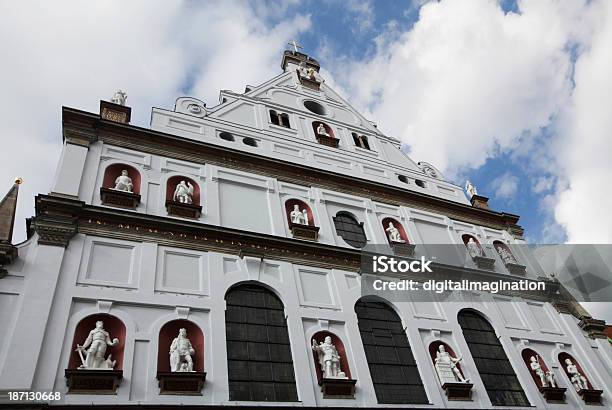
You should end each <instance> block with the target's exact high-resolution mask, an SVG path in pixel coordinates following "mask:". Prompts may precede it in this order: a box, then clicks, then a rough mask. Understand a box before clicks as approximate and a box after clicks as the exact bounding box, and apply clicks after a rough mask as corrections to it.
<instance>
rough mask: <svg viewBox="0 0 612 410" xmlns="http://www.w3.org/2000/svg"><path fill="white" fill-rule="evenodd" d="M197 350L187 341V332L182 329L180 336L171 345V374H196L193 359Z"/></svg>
mask: <svg viewBox="0 0 612 410" xmlns="http://www.w3.org/2000/svg"><path fill="white" fill-rule="evenodd" d="M193 355H195V350H194V348H193V346H192V345H191V342H190V341H189V339H187V330H185V329H184V328H181V329H180V330H179V334H178V336H177V337H175V338H174V340H173V341H172V344H171V345H170V371H171V372H194V371H195V370H193V359H192V358H191V356H193Z"/></svg>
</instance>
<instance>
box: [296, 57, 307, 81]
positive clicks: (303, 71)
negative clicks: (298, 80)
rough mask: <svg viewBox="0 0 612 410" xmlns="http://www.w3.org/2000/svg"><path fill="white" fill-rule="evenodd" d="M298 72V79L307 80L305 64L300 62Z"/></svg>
mask: <svg viewBox="0 0 612 410" xmlns="http://www.w3.org/2000/svg"><path fill="white" fill-rule="evenodd" d="M298 72H299V73H300V77H306V78H308V67H306V63H305V62H303V61H302V62H300V64H299V65H298Z"/></svg>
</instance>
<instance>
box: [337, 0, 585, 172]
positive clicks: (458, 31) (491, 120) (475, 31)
mask: <svg viewBox="0 0 612 410" xmlns="http://www.w3.org/2000/svg"><path fill="white" fill-rule="evenodd" d="M575 3H576V4H578V2H575ZM577 10H578V7H574V8H570V9H561V8H560V7H557V8H555V7H553V3H551V2H526V3H524V4H523V6H522V14H520V15H518V14H513V13H509V14H505V13H504V12H503V11H502V10H501V8H500V7H499V6H498V4H497V3H495V2H492V1H471V0H470V1H441V2H435V3H433V2H432V3H427V4H425V5H424V6H423V7H422V8H421V11H420V17H419V21H418V22H417V23H416V24H415V25H414V26H413V28H412V29H411V30H410V31H407V32H404V33H403V34H402V35H401V36H400V37H399V38H398V39H395V40H392V41H390V42H387V41H380V40H379V41H380V43H381V44H383V45H384V46H383V47H379V49H378V52H377V53H376V54H375V55H374V56H373V58H372V60H371V62H369V63H366V64H364V63H363V62H356V63H355V67H354V70H351V73H352V75H351V76H350V77H349V78H348V79H347V81H346V84H345V87H346V88H347V89H348V90H349V94H350V95H351V96H352V98H353V99H354V100H355V101H356V103H357V104H358V105H361V106H362V107H366V108H369V110H370V111H371V114H372V115H373V116H374V117H375V118H376V121H377V122H378V123H379V124H380V126H381V128H382V129H383V130H385V131H387V132H388V133H389V134H391V135H393V136H396V137H399V138H401V139H402V140H403V141H404V142H405V143H407V144H408V145H409V146H410V151H411V155H412V156H413V157H414V159H416V160H426V161H429V162H432V163H434V164H436V165H437V166H439V167H440V168H441V169H442V170H443V171H446V172H447V173H449V172H450V174H451V175H452V174H454V173H455V172H457V171H460V170H461V169H463V168H466V167H468V168H476V167H479V166H481V165H482V164H484V162H485V161H486V159H487V158H488V157H491V156H494V155H496V154H497V153H498V152H499V151H500V150H508V149H512V148H514V147H516V145H517V141H518V140H519V138H520V137H521V136H522V137H523V138H525V137H526V136H529V135H530V134H537V133H538V132H539V130H540V128H541V127H543V126H545V125H547V124H548V122H549V121H550V118H551V116H552V115H554V114H555V113H556V112H557V111H558V109H559V105H560V104H561V103H563V102H564V101H565V100H566V98H567V96H568V95H569V86H570V83H569V81H568V79H569V76H570V74H571V71H570V68H571V62H570V55H569V53H568V52H567V51H566V49H565V46H566V44H567V42H568V39H569V38H570V33H572V30H571V29H570V27H571V22H572V21H573V20H572V18H573V16H574V14H575V13H577ZM543 22H546V24H544V23H543ZM393 37H395V36H394V35H393V36H392V38H393ZM336 74H337V75H340V73H336Z"/></svg>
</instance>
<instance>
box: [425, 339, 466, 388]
mask: <svg viewBox="0 0 612 410" xmlns="http://www.w3.org/2000/svg"><path fill="white" fill-rule="evenodd" d="M434 361H435V367H436V373H438V378H440V384H442V385H444V383H469V382H470V379H466V378H464V377H463V375H462V374H461V371H460V370H459V368H458V367H457V363H458V362H460V361H461V357H459V358H455V357H453V356H451V355H450V353H448V352H447V351H446V348H445V347H444V345H442V344H441V345H440V346H439V347H438V351H437V352H436V358H435V359H434Z"/></svg>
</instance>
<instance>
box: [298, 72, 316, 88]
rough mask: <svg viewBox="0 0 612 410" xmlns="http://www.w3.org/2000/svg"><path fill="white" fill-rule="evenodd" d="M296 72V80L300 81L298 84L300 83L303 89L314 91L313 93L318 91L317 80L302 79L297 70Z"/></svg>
mask: <svg viewBox="0 0 612 410" xmlns="http://www.w3.org/2000/svg"><path fill="white" fill-rule="evenodd" d="M296 71H297V75H298V78H299V79H300V83H302V85H303V86H304V87H306V88H310V89H311V90H315V91H319V90H320V89H321V83H320V82H318V81H317V80H311V79H310V78H308V77H303V76H302V75H301V74H300V72H299V71H298V70H296Z"/></svg>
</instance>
